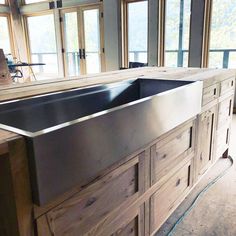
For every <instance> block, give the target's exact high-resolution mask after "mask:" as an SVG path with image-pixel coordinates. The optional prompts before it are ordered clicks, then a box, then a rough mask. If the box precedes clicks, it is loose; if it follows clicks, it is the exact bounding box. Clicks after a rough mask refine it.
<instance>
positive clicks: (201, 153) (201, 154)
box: [200, 153, 202, 161]
mask: <svg viewBox="0 0 236 236" xmlns="http://www.w3.org/2000/svg"><path fill="white" fill-rule="evenodd" d="M200 160H201V161H202V153H201V154H200Z"/></svg>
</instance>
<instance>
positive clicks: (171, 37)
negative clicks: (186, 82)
mask: <svg viewBox="0 0 236 236" xmlns="http://www.w3.org/2000/svg"><path fill="white" fill-rule="evenodd" d="M190 11H191V0H168V1H166V12H165V66H171V67H176V66H185V67H187V66H188V50H189V30H190Z"/></svg>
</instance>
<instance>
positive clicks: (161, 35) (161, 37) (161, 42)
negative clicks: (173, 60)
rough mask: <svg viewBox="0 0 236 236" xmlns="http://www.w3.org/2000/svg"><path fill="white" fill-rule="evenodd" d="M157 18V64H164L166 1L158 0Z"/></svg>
mask: <svg viewBox="0 0 236 236" xmlns="http://www.w3.org/2000/svg"><path fill="white" fill-rule="evenodd" d="M158 9H159V20H158V22H159V23H158V26H159V27H158V52H157V53H158V66H164V64H165V15H166V14H165V11H166V1H165V0H159V8H158Z"/></svg>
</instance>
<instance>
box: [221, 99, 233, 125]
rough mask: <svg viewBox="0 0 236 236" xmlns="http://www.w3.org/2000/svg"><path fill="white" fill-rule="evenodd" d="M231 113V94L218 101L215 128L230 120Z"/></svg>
mask: <svg viewBox="0 0 236 236" xmlns="http://www.w3.org/2000/svg"><path fill="white" fill-rule="evenodd" d="M232 114H233V96H230V97H229V98H227V99H225V100H223V101H222V102H220V103H219V112H218V122H217V129H220V127H222V126H224V125H225V124H228V123H230V122H231V119H232Z"/></svg>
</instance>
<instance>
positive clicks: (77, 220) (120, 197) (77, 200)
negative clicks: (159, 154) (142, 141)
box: [46, 152, 145, 236]
mask: <svg viewBox="0 0 236 236" xmlns="http://www.w3.org/2000/svg"><path fill="white" fill-rule="evenodd" d="M144 159H145V155H144V152H143V153H141V154H140V155H138V156H136V157H135V158H133V159H132V160H130V161H128V162H127V163H126V164H123V165H121V166H120V167H119V168H117V169H115V170H114V171H113V172H111V173H110V174H107V175H106V176H104V178H102V179H100V180H98V181H97V182H95V183H94V184H92V185H90V186H89V187H88V188H87V189H84V190H83V191H81V192H80V193H78V194H75V195H74V196H73V197H72V198H70V199H68V200H66V201H65V202H64V203H62V204H61V205H59V206H58V207H55V208H54V209H52V210H50V211H49V212H48V213H46V217H47V218H48V219H49V224H48V225H49V228H50V232H52V235H58V236H59V235H78V236H79V235H84V234H87V233H88V232H90V230H91V229H93V227H95V228H97V227H98V225H99V224H102V226H103V228H104V227H105V225H106V223H107V218H106V217H107V216H108V215H109V214H112V212H113V211H114V210H116V209H119V207H121V206H122V205H123V206H124V205H125V204H126V203H127V202H133V201H135V200H136V199H137V198H138V196H139V195H141V194H142V192H143V189H144V188H143V186H141V185H142V184H143V183H144V166H145V165H144V164H143V161H144ZM101 222H102V223H101ZM130 227H131V225H130V226H128V228H130Z"/></svg>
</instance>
